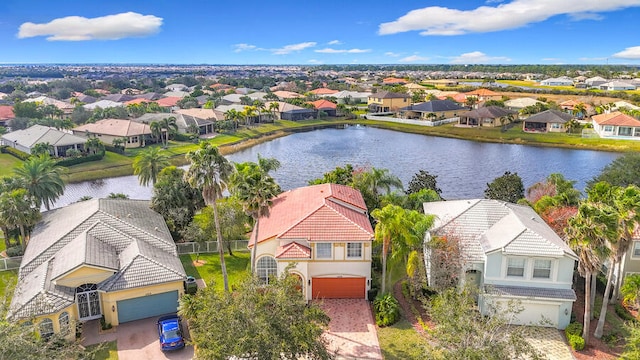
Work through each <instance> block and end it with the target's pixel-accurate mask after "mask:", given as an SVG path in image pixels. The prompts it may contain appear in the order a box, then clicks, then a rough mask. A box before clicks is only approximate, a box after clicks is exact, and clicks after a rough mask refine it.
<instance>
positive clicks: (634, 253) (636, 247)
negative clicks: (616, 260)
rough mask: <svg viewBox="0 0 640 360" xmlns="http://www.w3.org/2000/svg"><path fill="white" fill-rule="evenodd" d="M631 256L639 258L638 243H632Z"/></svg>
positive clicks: (639, 246) (639, 243)
mask: <svg viewBox="0 0 640 360" xmlns="http://www.w3.org/2000/svg"><path fill="white" fill-rule="evenodd" d="M633 256H634V257H635V256H640V241H634V242H633Z"/></svg>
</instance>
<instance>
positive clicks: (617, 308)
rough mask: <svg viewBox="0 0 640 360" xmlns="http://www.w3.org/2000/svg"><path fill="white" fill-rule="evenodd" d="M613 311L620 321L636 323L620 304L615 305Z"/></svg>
mask: <svg viewBox="0 0 640 360" xmlns="http://www.w3.org/2000/svg"><path fill="white" fill-rule="evenodd" d="M615 311H616V314H617V315H618V316H619V317H620V319H622V320H625V321H636V318H634V317H633V315H631V314H630V313H629V311H628V310H627V308H625V307H624V306H622V305H620V304H616V305H615Z"/></svg>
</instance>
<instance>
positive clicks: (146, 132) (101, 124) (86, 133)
mask: <svg viewBox="0 0 640 360" xmlns="http://www.w3.org/2000/svg"><path fill="white" fill-rule="evenodd" d="M72 131H73V133H74V134H75V135H78V136H82V137H85V138H90V137H97V138H98V139H100V141H102V142H103V143H105V144H113V140H115V139H123V140H125V142H124V146H125V148H137V147H142V146H145V145H146V143H147V141H148V140H149V139H150V138H151V128H150V127H149V125H147V124H142V123H138V122H135V121H133V120H121V119H103V120H98V121H96V122H95V123H90V124H84V125H80V126H78V127H76V128H73V129H72Z"/></svg>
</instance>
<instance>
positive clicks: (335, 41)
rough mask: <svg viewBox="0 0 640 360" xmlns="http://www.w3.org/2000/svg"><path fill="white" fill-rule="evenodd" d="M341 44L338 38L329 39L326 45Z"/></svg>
mask: <svg viewBox="0 0 640 360" xmlns="http://www.w3.org/2000/svg"><path fill="white" fill-rule="evenodd" d="M340 44H342V41H340V40H331V41H329V42H328V43H327V45H340Z"/></svg>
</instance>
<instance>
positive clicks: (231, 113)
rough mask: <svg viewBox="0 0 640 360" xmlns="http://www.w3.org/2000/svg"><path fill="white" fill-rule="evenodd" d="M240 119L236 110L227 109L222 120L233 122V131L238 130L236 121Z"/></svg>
mask: <svg viewBox="0 0 640 360" xmlns="http://www.w3.org/2000/svg"><path fill="white" fill-rule="evenodd" d="M241 117H242V115H241V114H240V112H238V110H236V109H229V110H227V111H226V112H225V113H224V118H225V119H226V120H229V121H233V130H234V131H235V130H237V129H238V120H239V119H240V118H241Z"/></svg>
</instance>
